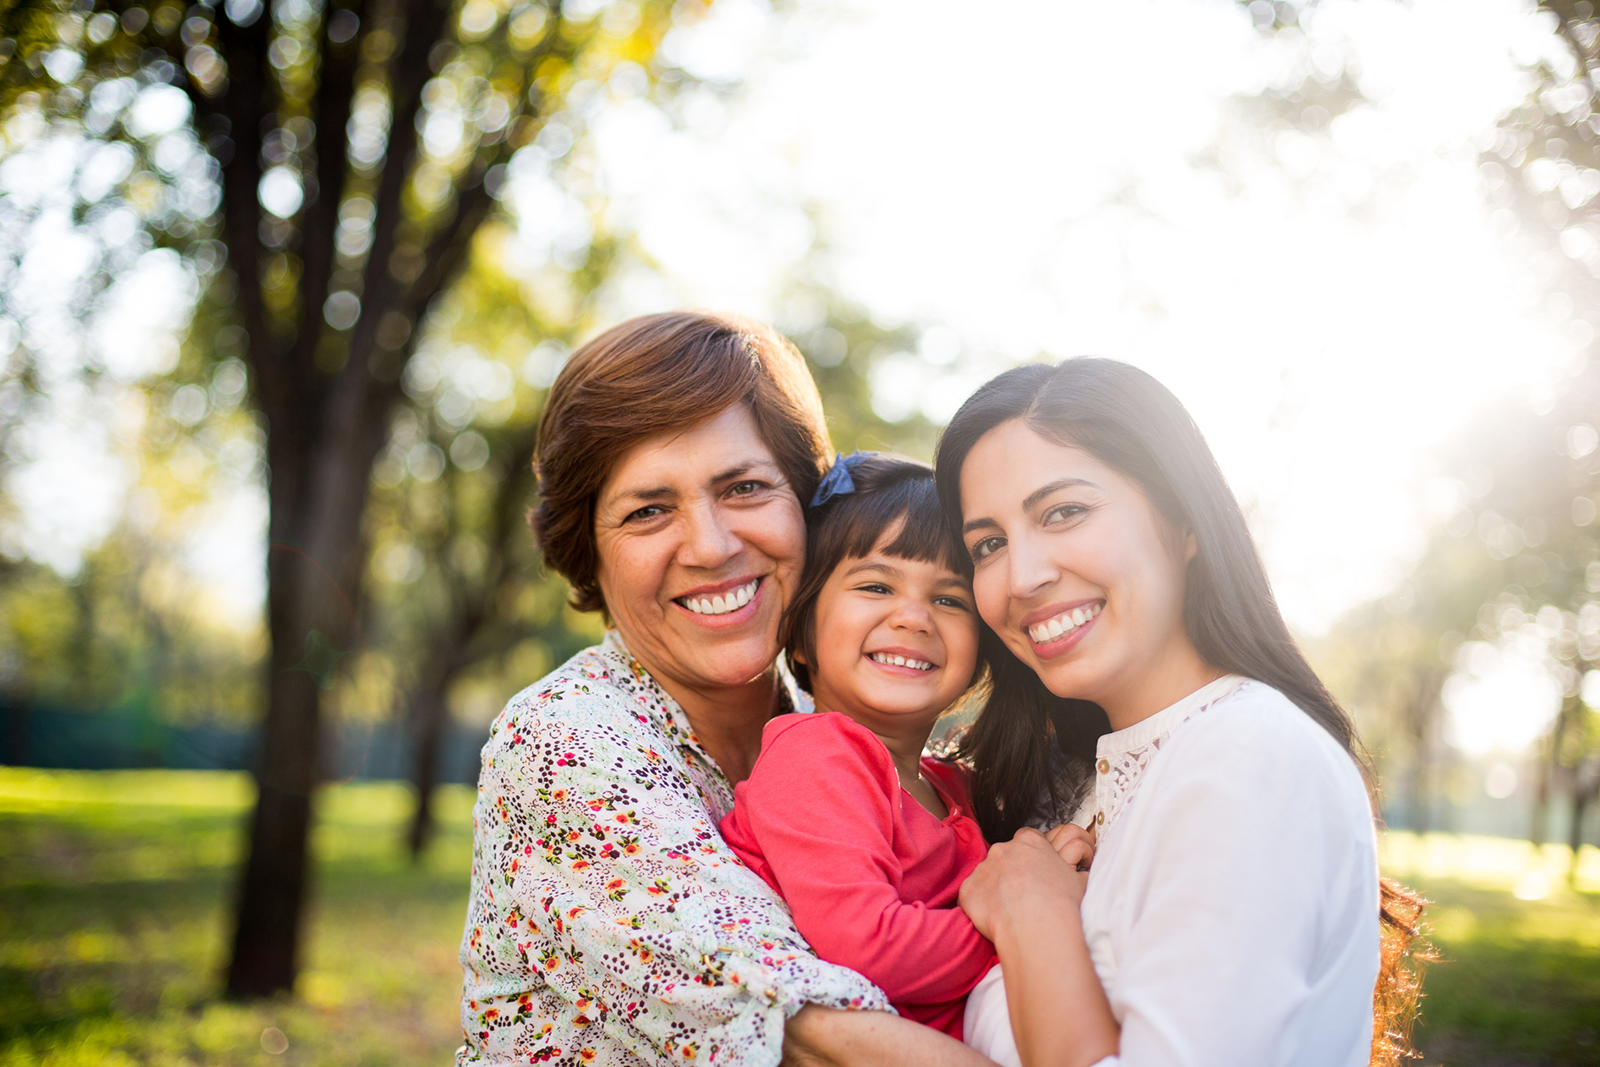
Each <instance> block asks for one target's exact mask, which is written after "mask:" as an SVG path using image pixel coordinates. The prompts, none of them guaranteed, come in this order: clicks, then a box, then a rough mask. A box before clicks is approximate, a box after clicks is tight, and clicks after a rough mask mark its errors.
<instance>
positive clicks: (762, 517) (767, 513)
mask: <svg viewBox="0 0 1600 1067" xmlns="http://www.w3.org/2000/svg"><path fill="white" fill-rule="evenodd" d="M741 525H742V526H743V529H741V530H739V534H740V536H741V538H742V539H743V540H744V542H745V543H746V544H748V545H750V546H751V547H752V548H754V549H756V550H757V551H759V552H760V553H761V554H762V555H764V556H766V557H767V558H768V559H770V560H772V561H773V562H774V563H776V564H777V565H778V569H779V570H780V571H782V572H783V573H784V574H785V575H786V576H790V577H792V576H795V575H797V574H798V573H799V570H800V568H801V566H802V565H804V563H805V558H806V523H805V518H804V517H803V516H802V515H801V512H800V502H799V501H798V500H795V499H794V498H793V497H790V498H789V499H787V500H783V501H773V502H772V503H771V504H768V505H767V506H766V507H764V508H762V509H761V510H760V511H759V512H756V513H754V514H752V515H751V516H750V521H749V522H747V523H744V524H741Z"/></svg>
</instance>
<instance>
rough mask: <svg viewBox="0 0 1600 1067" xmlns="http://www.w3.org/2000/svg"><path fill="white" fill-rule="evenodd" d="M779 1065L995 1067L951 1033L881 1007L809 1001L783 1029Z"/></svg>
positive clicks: (799, 1066) (827, 1066) (783, 1066)
mask: <svg viewBox="0 0 1600 1067" xmlns="http://www.w3.org/2000/svg"><path fill="white" fill-rule="evenodd" d="M782 1067H994V1064H993V1062H992V1061H990V1060H988V1059H985V1058H984V1057H982V1056H980V1055H978V1053H976V1052H974V1051H973V1050H972V1049H970V1048H968V1047H967V1046H965V1045H963V1044H962V1043H961V1042H959V1041H957V1040H956V1039H955V1038H952V1037H946V1036H945V1035H944V1034H941V1033H940V1032H939V1031H937V1030H934V1029H932V1028H930V1027H927V1026H923V1025H921V1024H919V1023H914V1022H912V1021H911V1020H909V1019H902V1018H899V1017H897V1016H894V1015H887V1014H885V1013H883V1012H866V1011H837V1010H835V1009H833V1008H822V1007H818V1006H817V1005H815V1004H807V1005H806V1006H805V1007H803V1008H801V1009H800V1010H799V1011H798V1012H797V1013H796V1014H795V1015H794V1017H793V1018H791V1019H790V1020H789V1025H788V1027H787V1028H786V1030H785V1037H784V1042H783V1064H782Z"/></svg>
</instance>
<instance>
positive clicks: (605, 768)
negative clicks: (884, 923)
mask: <svg viewBox="0 0 1600 1067" xmlns="http://www.w3.org/2000/svg"><path fill="white" fill-rule="evenodd" d="M589 677H590V678H595V677H596V676H595V675H590V676H589ZM599 680H602V681H603V680H604V679H603V678H602V679H599ZM576 688H577V689H578V690H579V691H577V692H572V691H568V692H555V693H552V692H550V691H548V690H547V691H545V692H542V693H539V694H537V695H535V696H533V697H532V698H531V699H528V700H522V701H521V703H519V701H513V704H512V706H511V707H509V708H508V710H507V713H506V714H504V715H502V716H501V718H500V720H498V721H497V722H496V725H495V730H494V733H493V734H492V736H491V738H490V742H489V744H488V745H487V746H486V747H485V750H484V762H483V771H482V774H481V776H480V783H479V800H478V805H477V808H476V812H475V819H476V822H477V826H476V848H475V855H474V869H473V901H472V906H471V910H470V912H469V918H468V926H467V931H466V935H465V938H464V942H463V947H462V959H463V962H464V964H466V967H467V990H468V993H467V997H466V998H465V1000H464V1003H463V1010H462V1014H463V1020H462V1021H463V1027H464V1029H465V1030H466V1036H467V1047H466V1048H464V1049H463V1050H462V1052H461V1053H459V1054H458V1061H460V1062H474V1061H486V1062H492V1063H511V1062H524V1063H525V1062H529V1061H530V1057H531V1058H533V1059H537V1058H539V1057H541V1056H545V1057H548V1058H555V1059H561V1060H563V1061H564V1062H565V1061H566V1057H569V1056H570V1057H575V1058H574V1059H572V1060H571V1062H599V1063H616V1064H625V1065H636V1064H649V1063H658V1062H662V1061H664V1060H666V1059H672V1060H674V1061H683V1062H695V1063H713V1064H719V1065H720V1064H750V1065H759V1067H771V1065H775V1064H777V1063H778V1061H779V1059H780V1057H781V1054H782V1044H783V1028H784V1023H785V1021H786V1020H787V1018H788V1017H789V1016H790V1015H792V1014H793V1013H794V1012H795V1011H797V1010H798V1009H799V1008H800V1007H801V1006H802V1005H803V1004H805V1003H807V1002H815V1003H819V1004H823V1005H826V1006H831V1007H860V1008H872V1009H880V1010H887V1009H888V1003H887V1000H886V999H885V998H884V996H883V994H882V993H881V992H880V991H878V990H876V989H874V988H873V987H872V985H871V984H870V983H869V982H867V981H866V980H864V979H863V978H861V976H859V975H857V974H853V973H851V972H850V971H847V970H845V969H844V968H842V967H837V966H834V965H832V964H829V963H825V962H823V961H821V960H819V959H817V958H816V957H815V956H814V955H813V954H812V953H811V951H810V950H809V948H808V947H807V946H806V944H805V942H804V940H803V939H802V938H801V937H800V935H799V933H798V932H797V931H796V930H795V928H794V925H793V923H792V922H791V921H790V919H789V916H788V914H787V912H786V910H785V908H784V906H783V903H782V901H781V900H779V899H778V898H777V896H776V895H775V894H774V893H773V891H772V890H771V889H770V888H769V887H768V886H767V885H765V884H764V883H763V882H762V881H761V880H760V879H759V878H758V877H756V876H755V875H754V874H752V873H751V872H750V871H749V870H748V869H746V868H745V867H744V866H743V865H742V864H740V862H739V861H738V858H737V857H736V856H735V855H734V854H733V853H732V852H731V851H730V850H729V849H728V847H727V845H726V844H724V842H723V841H722V839H721V837H720V836H719V835H718V833H717V830H716V826H715V821H714V820H715V817H716V815H715V813H714V811H713V810H711V809H710V808H709V807H708V803H707V796H706V794H705V793H704V792H703V790H705V789H707V788H709V786H710V785H711V784H720V785H721V788H722V789H723V790H724V791H725V790H726V786H725V784H722V783H721V779H720V778H716V779H715V781H714V782H713V779H712V778H711V777H709V776H708V775H711V774H713V773H714V772H711V771H708V770H707V769H706V768H705V767H702V766H697V765H696V764H695V763H694V762H693V761H692V760H690V759H689V758H688V756H687V755H686V753H688V752H689V751H690V750H691V746H693V745H694V743H693V740H692V737H690V736H689V735H687V734H681V733H678V734H674V733H673V732H672V731H673V729H675V728H674V727H672V726H671V725H670V722H669V725H668V728H667V729H665V730H664V729H662V728H660V727H661V723H660V721H659V720H657V719H655V718H653V717H652V716H650V715H648V714H646V713H645V711H644V710H643V709H642V708H641V707H640V704H642V702H636V701H633V700H629V699H626V697H625V696H624V695H622V694H616V693H612V692H608V691H607V690H606V687H604V686H601V685H596V684H592V683H591V682H590V681H588V680H587V679H585V680H582V681H580V682H579V683H578V684H577V686H576ZM519 699H521V698H519Z"/></svg>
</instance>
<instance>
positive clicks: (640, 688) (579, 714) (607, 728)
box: [485, 643, 662, 751]
mask: <svg viewBox="0 0 1600 1067" xmlns="http://www.w3.org/2000/svg"><path fill="white" fill-rule="evenodd" d="M641 673H642V672H641V671H640V669H639V668H637V666H636V665H635V664H634V663H633V661H632V659H631V658H630V657H629V656H627V655H626V654H625V653H622V654H618V653H617V652H616V651H615V650H614V649H613V648H612V647H610V645H609V643H601V644H598V645H593V646H591V647H589V648H586V649H584V650H583V651H582V652H579V653H578V654H577V655H575V656H573V657H572V658H571V659H569V660H567V661H566V662H565V663H563V664H562V665H561V666H559V667H557V668H556V669H555V670H553V671H551V672H550V673H549V674H547V675H545V676H544V677H543V678H541V679H539V680H538V681H537V682H535V683H533V684H532V685H530V686H528V687H527V688H526V689H524V690H522V691H521V692H520V693H518V694H517V695H516V696H513V697H512V698H511V699H510V700H509V701H507V702H506V706H505V709H504V710H502V711H501V712H500V714H499V715H498V716H497V717H496V718H495V721H494V724H493V725H492V726H491V727H490V728H489V741H488V744H487V745H486V746H485V750H486V751H489V750H493V749H495V748H497V747H500V746H503V745H507V744H511V743H513V739H514V738H515V737H517V736H518V735H526V734H529V733H546V732H548V731H549V730H551V729H556V730H559V731H562V732H565V733H584V732H588V731H602V732H617V731H622V732H627V733H630V734H638V733H640V732H641V731H643V732H644V733H645V734H650V735H653V734H656V733H660V732H662V731H661V730H660V728H659V726H658V725H657V718H659V717H660V716H661V715H662V709H661V701H660V697H659V695H658V694H659V692H660V687H659V686H657V685H656V683H655V681H654V679H652V678H650V676H649V675H648V674H644V675H643V676H642V677H640V674H641Z"/></svg>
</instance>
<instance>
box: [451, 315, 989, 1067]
mask: <svg viewBox="0 0 1600 1067" xmlns="http://www.w3.org/2000/svg"><path fill="white" fill-rule="evenodd" d="M827 456H828V448H827V432H826V428H825V426H824V424H823V418H822V408H821V404H820V402H819V400H818V398H817V391H816V387H815V385H814V384H813V383H812V381H811V378H810V375H809V374H808V373H807V371H806V369H805V365H804V363H803V362H802V360H801V358H800V355H799V353H798V352H796V351H795V350H794V348H793V347H792V346H790V345H789V344H788V343H787V342H785V341H784V340H783V339H782V338H780V337H779V336H778V335H776V334H775V333H774V332H772V331H771V330H770V329H768V328H766V327H763V326H760V325H758V324H756V323H752V322H748V321H746V320H743V319H739V318H736V317H733V316H729V315H718V314H705V313H693V312H678V313H671V314H662V315H650V316H644V317H641V318H636V319H632V320H630V321H628V322H625V323H623V324H621V325H620V326H616V327H614V328H612V329H611V330H608V331H606V332H605V333H603V334H601V335H600V336H599V337H596V338H595V339H594V340H592V341H590V342H589V343H588V344H587V345H585V346H583V347H582V348H580V349H579V350H578V351H577V352H575V353H574V354H573V356H572V358H571V360H570V361H569V362H568V363H567V366H566V367H565V368H564V369H563V370H562V372H561V374H560V376H559V377H558V378H557V379H556V382H555V384H554V386H553V387H552V388H551V390H550V395H549V398H548V401H547V404H546V408H545V414H544V422H543V424H542V425H541V426H540V428H539V441H538V459H537V464H538V473H539V487H540V492H541V495H542V498H541V500H540V503H539V506H538V508H537V509H536V510H535V512H534V515H533V526H534V531H535V534H536V536H537V538H538V542H539V547H540V548H541V550H542V551H543V553H544V558H545V560H546V562H547V563H548V564H549V566H551V567H552V568H554V569H555V570H556V571H557V572H559V573H560V574H561V575H563V576H564V577H565V578H566V579H567V580H568V582H570V583H571V586H572V590H573V592H572V603H573V606H574V607H576V608H578V609H579V610H582V611H598V612H600V613H601V614H602V616H603V617H604V618H605V619H606V621H607V623H608V627H609V628H608V631H607V633H606V637H605V639H604V640H603V641H602V642H601V643H600V644H598V645H596V646H594V647H593V648H589V649H586V650H585V651H583V652H580V653H578V655H576V656H574V657H573V658H572V659H571V660H569V661H567V662H566V663H565V664H563V665H562V666H561V667H558V668H557V669H556V670H555V671H553V672H552V673H550V674H549V675H547V676H546V677H545V678H543V679H541V680H540V681H539V682H537V683H536V684H534V685H532V686H530V687H529V688H527V689H525V690H524V691H523V692H521V693H519V694H518V695H517V696H515V697H513V698H512V700H511V702H510V703H509V704H508V705H507V706H506V708H505V710H504V711H503V712H502V713H501V714H500V717H499V718H498V719H496V720H495V723H494V726H493V729H492V731H491V733H490V736H489V742H488V744H487V745H485V746H484V749H483V771H482V776H481V778H480V780H479V784H478V802H477V807H476V809H475V812H474V825H475V840H474V848H473V864H472V895H471V900H470V902H469V905H468V912H467V923H466V931H465V934H464V936H463V939H462V944H461V961H462V964H463V966H464V968H465V972H466V975H465V983H464V989H463V996H462V1005H461V1021H462V1027H463V1029H464V1031H465V1036H466V1044H465V1046H464V1047H463V1048H462V1049H461V1050H460V1051H459V1052H458V1053H457V1062H458V1063H472V1062H488V1063H512V1062H515V1063H529V1062H559V1063H574V1064H580V1063H590V1062H593V1063H599V1064H615V1065H637V1064H661V1063H667V1062H672V1063H680V1064H681V1063H711V1064H718V1065H721V1064H761V1065H771V1064H775V1063H777V1062H778V1061H779V1059H780V1056H783V1055H784V1054H785V1053H787V1054H788V1060H787V1061H786V1062H790V1063H811V1062H827V1063H835V1064H840V1065H844V1067H849V1065H854V1064H863V1065H864V1064H906V1065H911V1064H919V1065H921V1064H961V1063H965V1064H972V1063H987V1062H988V1061H986V1060H982V1059H980V1058H977V1057H976V1054H975V1053H972V1052H971V1051H970V1050H968V1049H966V1048H965V1047H964V1046H962V1045H960V1044H957V1043H956V1042H954V1041H951V1040H950V1039H948V1038H946V1037H945V1036H944V1035H942V1034H939V1033H937V1032H935V1031H933V1030H930V1029H928V1028H926V1027H922V1026H919V1025H917V1024H915V1023H912V1022H909V1021H908V1020H905V1019H901V1018H898V1017H897V1016H894V1015H893V1014H892V1012H891V1010H890V1009H889V1006H888V1003H887V1001H886V1000H885V998H884V995H883V993H882V992H881V991H880V990H878V989H877V988H876V987H875V986H873V985H872V984H871V983H870V982H868V981H867V980H866V979H864V978H862V977H861V976H860V975H858V974H856V973H854V972H853V971H849V970H846V969H844V968H842V967H837V966H834V965H832V964H828V963H824V962H822V961H821V960H818V959H817V958H816V957H815V956H814V955H813V954H812V952H811V950H810V948H809V947H808V946H807V945H806V943H805V941H804V940H803V939H802V938H801V936H800V934H799V933H798V932H797V931H796V930H795V928H794V924H793V922H792V920H791V919H790V916H789V912H788V909H787V908H786V907H785V906H784V905H783V903H782V902H781V901H780V900H779V899H778V898H777V897H776V896H775V895H774V894H773V893H772V892H771V891H770V890H769V889H768V888H767V886H766V884H765V883H763V882H762V881H761V879H760V878H758V877H756V876H755V875H754V874H752V873H751V872H750V871H749V870H747V869H746V868H745V867H744V866H742V865H741V864H740V862H739V860H738V859H737V858H736V857H735V856H734V854H733V853H732V852H731V851H729V849H728V848H727V846H726V845H725V844H724V843H723V841H722V838H721V837H720V836H719V835H718V833H717V821H718V820H719V819H720V818H721V817H722V816H723V815H725V814H726V813H727V812H728V810H729V809H730V808H731V807H732V805H733V786H734V784H735V783H736V782H739V781H741V780H742V779H744V778H745V777H746V776H748V774H749V773H750V768H751V766H752V765H753V764H754V762H755V759H756V756H757V754H758V753H759V751H760V748H761V730H762V726H763V725H764V724H765V723H766V721H767V720H768V719H769V718H771V717H772V716H773V715H777V714H782V713H784V712H790V711H809V710H810V704H809V700H808V699H806V698H805V696H804V694H803V693H798V692H797V691H795V690H793V689H791V688H790V683H789V682H788V680H787V679H786V678H785V677H784V676H783V675H782V674H781V673H780V671H779V670H778V669H777V666H776V659H777V653H778V649H779V627H780V623H781V621H782V617H783V613H784V609H785V608H786V607H787V606H788V604H789V600H790V598H791V597H792V596H793V594H794V590H795V587H796V585H797V583H798V581H799V578H800V566H801V561H802V560H803V559H804V555H805V524H804V521H803V517H802V512H801V507H800V502H801V501H802V500H808V499H810V497H811V494H812V493H813V492H814V491H815V489H816V486H817V483H818V481H819V480H820V479H821V477H822V475H823V473H824V472H825V470H826V467H827ZM841 1009H872V1010H854V1011H851V1010H841ZM786 1035H787V1041H786Z"/></svg>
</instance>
